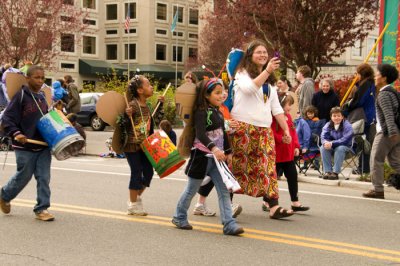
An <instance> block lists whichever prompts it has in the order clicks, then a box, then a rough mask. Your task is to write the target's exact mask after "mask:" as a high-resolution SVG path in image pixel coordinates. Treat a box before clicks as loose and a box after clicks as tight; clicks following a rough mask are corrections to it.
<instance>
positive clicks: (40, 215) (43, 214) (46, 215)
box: [35, 210, 54, 222]
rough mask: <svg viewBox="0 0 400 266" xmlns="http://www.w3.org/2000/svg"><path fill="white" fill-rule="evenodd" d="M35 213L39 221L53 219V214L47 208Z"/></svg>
mask: <svg viewBox="0 0 400 266" xmlns="http://www.w3.org/2000/svg"><path fill="white" fill-rule="evenodd" d="M35 214H36V219H38V220H41V221H45V222H49V221H53V220H54V215H52V214H51V213H49V211H48V210H43V211H41V212H37V213H35Z"/></svg>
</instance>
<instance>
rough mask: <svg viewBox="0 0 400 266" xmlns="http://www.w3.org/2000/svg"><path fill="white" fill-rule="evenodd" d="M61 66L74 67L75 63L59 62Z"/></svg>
mask: <svg viewBox="0 0 400 266" xmlns="http://www.w3.org/2000/svg"><path fill="white" fill-rule="evenodd" d="M61 68H66V69H75V64H73V63H61Z"/></svg>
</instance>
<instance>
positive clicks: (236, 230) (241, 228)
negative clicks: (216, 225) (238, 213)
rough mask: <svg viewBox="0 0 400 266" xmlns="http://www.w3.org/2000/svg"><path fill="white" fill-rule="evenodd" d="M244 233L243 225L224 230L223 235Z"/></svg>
mask: <svg viewBox="0 0 400 266" xmlns="http://www.w3.org/2000/svg"><path fill="white" fill-rule="evenodd" d="M243 233H244V229H243V227H238V228H236V229H235V230H233V231H231V232H224V235H229V236H238V235H241V234H243Z"/></svg>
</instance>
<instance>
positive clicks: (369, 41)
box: [367, 37, 378, 57]
mask: <svg viewBox="0 0 400 266" xmlns="http://www.w3.org/2000/svg"><path fill="white" fill-rule="evenodd" d="M376 40H377V39H376V38H373V37H369V38H368V39H367V51H368V53H369V52H370V51H371V49H372V47H374V45H375V43H376ZM377 53H378V51H377V49H376V47H375V50H374V51H373V52H372V55H371V56H372V57H377V55H378V54H377Z"/></svg>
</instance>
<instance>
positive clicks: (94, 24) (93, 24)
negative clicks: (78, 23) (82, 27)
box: [82, 18, 96, 26]
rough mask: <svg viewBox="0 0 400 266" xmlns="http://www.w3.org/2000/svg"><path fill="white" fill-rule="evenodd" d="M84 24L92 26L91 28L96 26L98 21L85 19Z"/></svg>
mask: <svg viewBox="0 0 400 266" xmlns="http://www.w3.org/2000/svg"><path fill="white" fill-rule="evenodd" d="M82 22H83V24H86V25H90V26H96V20H93V19H86V18H85V19H83V21H82Z"/></svg>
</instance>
